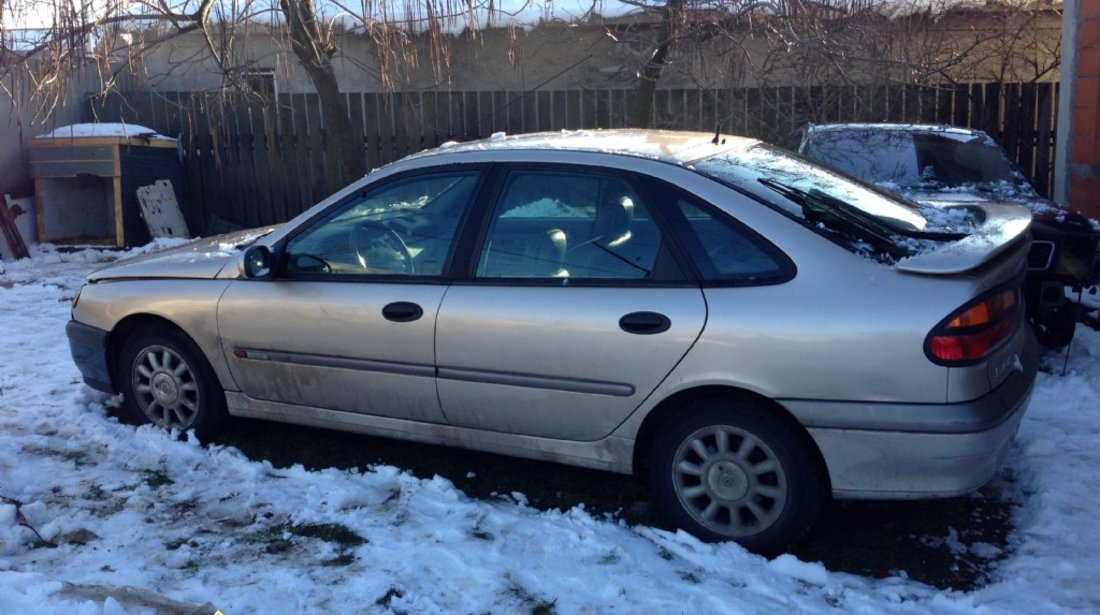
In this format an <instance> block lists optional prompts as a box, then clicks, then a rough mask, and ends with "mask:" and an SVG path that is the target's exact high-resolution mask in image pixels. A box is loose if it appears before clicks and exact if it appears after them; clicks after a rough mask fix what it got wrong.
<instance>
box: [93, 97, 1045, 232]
mask: <svg viewBox="0 0 1100 615" xmlns="http://www.w3.org/2000/svg"><path fill="white" fill-rule="evenodd" d="M632 95H633V91H632V90H623V89H618V90H615V89H611V90H569V91H542V90H539V91H531V92H510V91H504V92H499V91H498V92H429V91H425V92H407V93H395V94H378V93H349V94H346V95H345V96H346V97H347V102H348V108H349V112H350V114H351V117H352V126H353V130H354V131H355V138H356V140H357V141H359V142H361V143H362V145H363V155H364V157H365V159H366V160H367V162H368V166H369V167H371V168H373V167H377V166H380V165H382V164H385V163H387V162H391V161H393V160H396V159H398V158H401V157H402V156H405V155H407V154H410V153H413V152H416V151H419V150H421V149H425V148H429V147H434V146H437V145H439V144H440V143H443V142H445V141H449V140H458V141H463V140H469V139H475V138H480V137H486V136H489V135H490V134H491V133H494V132H500V131H503V132H508V133H521V132H534V131H543V130H562V129H579V128H621V127H625V126H626V109H627V102H628V101H629V99H630V97H631V96H632ZM1056 98H1057V84H1053V83H1024V84H1020V83H1008V84H1003V83H972V84H958V85H950V86H942V87H936V86H896V87H888V88H886V87H880V88H872V87H854V86H838V87H776V88H744V89H724V90H658V91H657V93H656V94H655V97H654V105H653V117H652V126H654V127H657V128H670V129H682V130H701V131H707V132H712V131H714V130H715V127H716V126H719V125H720V126H721V130H722V132H724V133H727V134H741V135H747V136H752V137H757V138H761V139H764V140H768V141H775V140H778V139H779V138H782V137H783V136H784V135H786V134H787V133H788V132H790V131H791V130H793V129H794V128H796V127H797V126H799V125H801V124H803V123H805V122H866V121H893V122H931V123H944V124H955V125H959V126H968V127H974V128H979V129H982V130H985V131H986V132H988V133H989V134H990V135H991V136H993V137H994V138H995V139H997V140H998V141H1000V142H1001V144H1002V145H1004V146H1005V148H1006V149H1007V150H1008V152H1009V154H1010V155H1011V156H1013V157H1014V158H1015V159H1016V161H1017V162H1018V163H1019V164H1020V166H1021V168H1022V169H1023V170H1024V172H1025V173H1027V174H1028V175H1029V176H1030V178H1031V179H1032V181H1033V182H1034V183H1035V185H1036V186H1037V187H1038V189H1039V190H1040V191H1041V192H1042V193H1044V194H1046V193H1049V190H1050V187H1051V184H1052V182H1051V169H1052V164H1053V141H1054V134H1055V114H1056V109H1057V100H1056ZM83 115H84V119H85V121H109V122H118V121H125V122H128V123H134V124H140V125H144V126H148V127H150V128H153V129H155V130H157V131H158V132H160V133H162V134H166V135H170V136H176V137H179V138H180V145H181V153H182V162H183V165H184V174H185V177H186V178H187V179H186V184H187V185H186V186H184V187H183V190H182V192H183V193H184V195H185V196H184V200H185V202H184V204H183V209H184V213H185V215H186V216H187V218H188V223H189V224H190V225H191V228H192V229H193V230H195V231H196V232H199V233H206V232H208V228H209V225H210V224H211V221H212V220H217V219H222V220H232V221H236V222H238V223H240V224H244V225H259V224H268V223H274V222H281V221H284V220H287V219H289V218H290V217H292V216H294V215H295V214H297V213H299V212H301V211H303V210H304V209H305V208H307V207H309V206H310V205H312V204H314V203H315V202H317V201H319V200H321V199H322V198H324V197H325V196H327V195H328V194H331V193H332V192H334V191H335V190H337V189H339V188H340V187H342V186H343V185H345V184H346V183H348V182H349V181H350V179H351V178H347V177H342V176H341V173H340V170H339V168H338V165H337V164H336V163H335V157H334V153H333V151H332V150H331V148H330V147H329V139H327V135H326V131H325V127H324V124H323V122H322V120H321V113H320V103H319V99H318V97H317V95H315V94H281V95H279V96H278V97H277V98H276V99H275V100H273V101H271V102H270V103H268V104H260V103H257V102H254V101H248V100H245V99H241V98H235V97H227V96H224V95H220V94H219V95H215V94H207V93H188V92H170V93H166V94H165V93H149V92H138V93H128V94H125V95H118V94H113V95H110V96H108V97H105V98H91V97H89V98H88V99H86V101H85V105H84V109H83Z"/></svg>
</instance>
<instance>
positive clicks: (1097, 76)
mask: <svg viewBox="0 0 1100 615" xmlns="http://www.w3.org/2000/svg"><path fill="white" fill-rule="evenodd" d="M1080 11H1081V15H1080V21H1079V22H1078V26H1077V74H1076V75H1075V77H1076V87H1075V88H1074V90H1075V91H1074V94H1075V95H1074V98H1073V123H1072V126H1073V134H1072V135H1071V138H1072V139H1073V143H1072V146H1071V149H1070V156H1069V185H1068V201H1069V204H1070V206H1071V207H1073V208H1074V209H1080V210H1081V211H1082V212H1084V213H1085V214H1087V215H1088V216H1089V217H1092V218H1100V0H1081V4H1080Z"/></svg>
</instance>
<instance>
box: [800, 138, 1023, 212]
mask: <svg viewBox="0 0 1100 615" xmlns="http://www.w3.org/2000/svg"><path fill="white" fill-rule="evenodd" d="M804 154H805V155H806V156H808V157H810V158H813V159H815V160H818V161H821V162H823V163H825V164H827V165H829V166H831V167H833V168H836V169H839V170H841V171H844V172H845V173H848V174H849V175H853V176H855V177H858V178H860V179H862V180H864V181H868V182H871V183H875V184H878V185H880V186H883V187H886V188H890V189H894V188H915V189H944V188H972V189H975V190H979V191H998V192H1004V191H1015V192H1023V193H1026V194H1023V195H1022V196H1033V195H1034V189H1033V188H1032V187H1031V185H1030V184H1029V183H1028V181H1027V179H1026V178H1025V177H1024V176H1023V175H1022V174H1021V173H1020V172H1019V170H1018V169H1017V168H1016V166H1015V165H1014V164H1013V163H1012V161H1011V160H1010V159H1009V158H1008V155H1007V154H1006V153H1005V151H1004V149H1002V148H1001V146H1000V145H998V144H997V143H996V142H995V141H993V139H991V138H989V136H987V135H985V134H975V133H963V132H948V131H936V132H933V131H922V130H882V129H873V128H866V129H864V128H852V129H829V130H822V131H819V132H816V133H814V134H812V135H811V137H810V139H809V141H808V142H807V145H806V148H805V150H804Z"/></svg>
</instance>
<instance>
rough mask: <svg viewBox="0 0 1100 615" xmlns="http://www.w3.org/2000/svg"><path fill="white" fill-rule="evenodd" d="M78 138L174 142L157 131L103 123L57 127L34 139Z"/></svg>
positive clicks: (136, 126)
mask: <svg viewBox="0 0 1100 615" xmlns="http://www.w3.org/2000/svg"><path fill="white" fill-rule="evenodd" d="M79 137H140V138H143V139H157V140H160V141H175V139H173V138H172V137H166V136H164V135H162V134H157V131H155V130H153V129H152V128H146V127H145V126H138V125H137V124H119V123H115V122H103V123H98V124H69V125H67V126H59V127H57V128H55V129H53V130H51V131H50V132H47V133H46V134H44V135H39V136H38V137H35V138H36V139H72V138H79Z"/></svg>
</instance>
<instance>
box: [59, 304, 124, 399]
mask: <svg viewBox="0 0 1100 615" xmlns="http://www.w3.org/2000/svg"><path fill="white" fill-rule="evenodd" d="M65 334H66V335H67V336H68V337H69V350H70V351H71V352H72V355H73V362H74V363H76V366H77V368H78V369H80V374H81V375H82V376H84V383H85V384H87V385H88V386H90V387H92V388H93V389H96V390H99V391H104V392H106V393H114V392H115V390H114V387H113V386H112V385H111V372H110V368H109V367H108V363H107V332H106V331H104V330H102V329H97V328H96V327H91V326H88V325H86V324H83V323H80V322H77V321H75V320H70V321H69V324H67V325H65Z"/></svg>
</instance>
